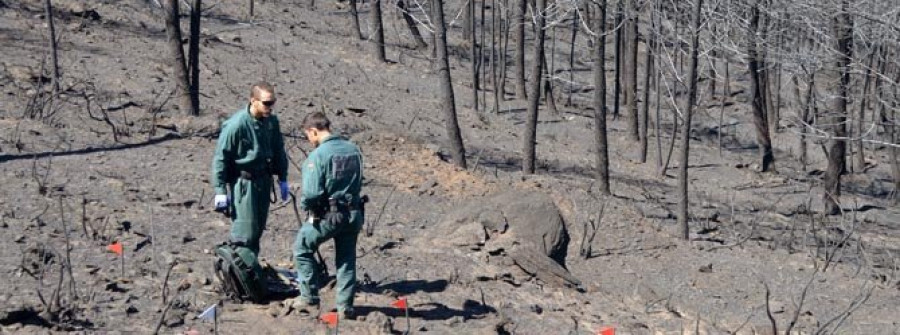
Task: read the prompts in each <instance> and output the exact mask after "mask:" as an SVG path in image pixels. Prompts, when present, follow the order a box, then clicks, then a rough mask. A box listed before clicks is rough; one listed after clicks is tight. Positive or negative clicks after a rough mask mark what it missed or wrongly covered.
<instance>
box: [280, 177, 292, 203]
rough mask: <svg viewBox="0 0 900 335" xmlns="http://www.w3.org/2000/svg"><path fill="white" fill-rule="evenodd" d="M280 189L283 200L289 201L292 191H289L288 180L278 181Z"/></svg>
mask: <svg viewBox="0 0 900 335" xmlns="http://www.w3.org/2000/svg"><path fill="white" fill-rule="evenodd" d="M278 189H279V190H281V201H283V202H287V201H288V196H290V192H288V183H287V182H286V181H279V182H278Z"/></svg>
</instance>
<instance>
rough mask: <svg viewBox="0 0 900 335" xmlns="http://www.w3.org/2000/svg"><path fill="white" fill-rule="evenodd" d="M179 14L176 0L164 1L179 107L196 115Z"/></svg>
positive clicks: (171, 62) (170, 61)
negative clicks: (185, 60) (182, 44)
mask: <svg viewBox="0 0 900 335" xmlns="http://www.w3.org/2000/svg"><path fill="white" fill-rule="evenodd" d="M179 21H180V14H179V10H178V0H167V1H166V37H167V39H168V44H169V52H170V53H171V54H170V56H169V57H170V59H169V64H171V66H172V72H173V74H174V76H175V86H176V87H177V88H178V93H177V95H178V96H179V99H178V101H179V107H181V110H182V112H185V113H186V114H188V115H198V114H199V113H198V111H195V110H194V106H193V102H192V100H191V92H190V89H191V88H190V87H191V83H190V78H189V77H188V70H187V65H186V64H185V62H184V48H183V47H182V46H181V25H180V24H179Z"/></svg>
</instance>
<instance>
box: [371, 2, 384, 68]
mask: <svg viewBox="0 0 900 335" xmlns="http://www.w3.org/2000/svg"><path fill="white" fill-rule="evenodd" d="M372 24H373V25H374V26H375V27H374V29H375V31H374V33H375V56H377V57H378V60H380V61H382V62H387V55H386V54H385V52H384V23H383V22H382V15H381V0H375V1H374V2H372Z"/></svg>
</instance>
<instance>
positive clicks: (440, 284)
mask: <svg viewBox="0 0 900 335" xmlns="http://www.w3.org/2000/svg"><path fill="white" fill-rule="evenodd" d="M449 284H450V282H448V281H446V280H444V279H439V280H434V281H429V280H401V281H397V282H392V283H387V284H383V285H378V286H375V287H373V288H369V289H365V288H364V289H363V290H364V291H366V292H369V293H375V294H382V293H384V292H387V291H392V292H396V293H397V294H400V295H409V294H413V293H416V292H425V293H435V292H443V291H444V290H446V289H447V286H448V285H449Z"/></svg>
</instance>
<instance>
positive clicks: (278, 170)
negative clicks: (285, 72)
mask: <svg viewBox="0 0 900 335" xmlns="http://www.w3.org/2000/svg"><path fill="white" fill-rule="evenodd" d="M274 105H275V90H274V88H272V85H270V84H268V83H265V82H260V83H257V84H255V85H253V87H252V88H251V89H250V103H249V104H248V105H247V106H245V107H244V108H242V109H241V110H238V111H237V112H236V113H235V114H234V115H232V116H231V117H230V118H229V119H228V120H226V121H225V122H224V123H223V124H222V131H221V132H220V133H219V141H218V144H217V145H216V152H215V155H214V157H213V161H212V178H211V179H212V185H213V187H214V188H215V192H216V195H215V198H214V200H213V201H214V203H215V207H216V210H218V211H224V210H226V209H227V210H229V212H230V213H231V221H232V224H231V242H234V243H240V244H243V245H244V246H246V247H247V248H249V249H250V250H251V251H253V253H254V254H256V255H257V256H258V255H259V239H260V237H261V236H262V232H263V230H264V229H265V228H266V219H267V218H268V215H269V199H270V194H271V193H272V186H273V185H272V184H273V183H272V176H273V175H277V176H278V188H279V190H280V195H281V199H282V200H286V199H287V197H288V184H287V165H288V161H287V155H286V154H285V151H284V138H283V137H282V135H281V129H280V126H279V124H278V117H277V116H275V115H274V114H273V113H272V110H273V106H274Z"/></svg>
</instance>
